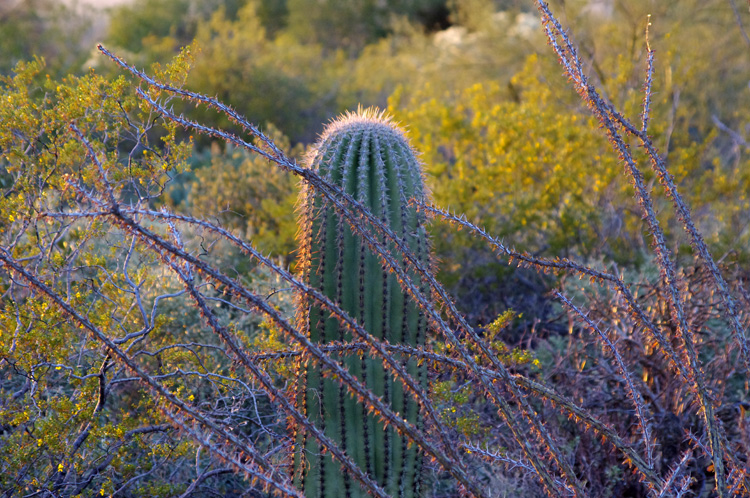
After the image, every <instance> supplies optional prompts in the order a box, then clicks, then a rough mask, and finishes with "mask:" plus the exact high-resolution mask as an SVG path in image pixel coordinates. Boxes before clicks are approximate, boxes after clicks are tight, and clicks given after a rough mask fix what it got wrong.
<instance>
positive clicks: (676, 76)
mask: <svg viewBox="0 0 750 498" xmlns="http://www.w3.org/2000/svg"><path fill="white" fill-rule="evenodd" d="M553 5H554V8H555V10H556V12H558V13H559V15H560V16H561V17H562V19H563V22H564V23H565V25H566V26H568V27H570V30H571V33H573V35H574V38H575V42H576V43H578V45H579V47H580V52H581V54H582V55H583V56H584V58H585V60H584V63H585V64H586V67H587V68H588V69H589V74H590V75H591V77H592V78H593V80H594V82H595V83H596V84H597V85H599V87H600V88H601V90H602V91H603V92H604V93H606V95H607V96H608V98H609V99H611V101H612V102H613V103H614V104H615V105H616V106H617V107H618V108H620V109H624V110H625V111H626V113H627V114H628V116H629V117H631V118H633V119H634V121H636V122H637V121H639V119H638V115H639V113H640V112H641V111H640V110H641V105H642V98H643V93H642V89H643V85H644V81H643V77H644V73H645V68H646V55H647V52H646V42H645V29H646V24H647V16H648V15H649V14H650V15H651V19H652V22H653V25H651V26H650V44H651V47H652V48H653V49H654V50H655V51H656V65H655V67H656V71H655V74H654V84H653V85H654V86H653V88H654V91H653V104H652V114H651V123H652V124H651V126H650V130H651V133H652V136H653V137H654V141H655V143H656V144H657V146H658V147H659V148H660V150H661V151H662V153H663V154H664V155H665V156H666V160H667V164H668V166H669V167H670V169H671V172H672V174H673V175H674V177H675V179H676V181H677V183H678V185H679V186H680V187H681V189H682V192H683V194H684V195H685V196H686V198H687V199H688V200H689V201H690V202H691V206H692V209H693V212H694V216H695V220H696V222H697V223H698V225H699V228H700V229H701V230H702V231H703V234H704V235H705V237H706V238H707V241H708V242H709V244H710V246H711V248H712V250H713V252H714V255H715V256H716V258H717V259H718V260H719V261H720V262H721V263H722V265H724V268H725V269H729V271H730V272H734V273H737V272H740V273H741V272H743V271H744V272H745V273H747V268H748V267H749V266H750V265H749V264H748V263H750V143H748V140H750V86H749V84H750V82H749V78H750V55H749V54H750V38H748V36H747V32H746V29H745V27H750V14H749V13H748V11H747V8H746V7H743V6H736V5H735V4H734V3H732V2H731V1H729V0H680V1H677V0H672V1H657V0H632V1H627V2H624V1H618V0H598V1H596V0H566V1H565V2H562V1H555V2H553ZM733 7H739V10H737V9H735V8H733ZM743 9H744V10H743ZM96 42H102V43H103V44H104V45H105V46H106V47H107V48H109V49H110V50H112V51H113V52H115V53H117V54H118V55H121V56H123V57H124V58H125V59H126V60H128V61H129V62H131V63H134V64H136V65H137V66H138V67H140V68H145V69H149V68H161V67H164V66H165V65H166V64H167V63H168V62H169V61H171V60H172V59H173V58H174V57H175V55H176V54H178V53H179V51H180V48H181V47H183V46H186V45H190V46H191V55H192V57H194V60H193V63H192V68H191V69H190V72H189V76H188V78H187V82H186V86H187V87H188V88H190V89H191V90H194V91H197V92H200V93H204V94H207V95H210V96H217V97H218V98H219V99H220V100H221V101H223V102H225V103H227V104H229V105H231V106H232V107H233V108H234V109H236V110H237V111H238V112H239V113H241V114H243V115H245V116H247V117H248V119H249V120H250V121H251V122H254V123H256V124H258V125H260V127H261V128H262V129H263V130H264V132H267V133H268V134H269V135H270V136H272V137H273V138H274V139H275V140H276V142H277V144H279V145H280V146H281V147H282V148H283V149H284V150H286V151H287V152H288V153H289V154H291V155H293V156H294V157H297V158H299V159H300V160H302V158H303V157H304V154H305V151H306V149H307V148H308V147H309V146H310V145H311V143H312V142H313V141H314V140H315V139H316V137H317V135H318V133H320V131H322V129H323V126H324V124H325V123H326V122H328V121H329V120H330V119H332V118H333V117H335V116H336V115H338V114H340V113H341V112H343V111H346V110H351V109H354V108H356V106H357V105H358V104H362V105H363V106H370V105H376V106H379V107H381V108H387V109H388V110H389V112H390V113H391V114H393V115H394V116H395V118H396V120H397V121H400V122H401V123H402V124H403V125H404V126H405V128H406V130H407V133H408V134H409V136H410V138H411V140H412V142H413V145H414V146H415V148H416V149H417V150H418V151H419V152H420V153H421V158H422V161H423V162H424V165H425V170H426V181H427V184H428V185H429V187H430V188H431V191H432V193H433V197H434V202H435V204H437V205H439V206H441V207H445V208H448V209H450V210H451V211H455V212H459V213H465V214H466V216H467V217H468V218H469V220H470V221H472V222H475V223H477V224H478V225H480V226H483V227H486V228H487V229H488V231H489V232H490V233H492V234H493V235H495V236H497V237H499V238H501V239H503V240H504V242H505V243H506V244H508V245H510V246H514V247H516V248H517V249H519V250H525V251H528V252H530V253H533V254H535V255H544V256H568V257H574V258H577V259H579V260H582V261H584V262H588V263H590V262H598V261H604V262H607V263H614V264H616V265H617V268H619V269H620V270H621V271H622V272H623V273H626V272H630V274H631V275H635V276H636V277H635V278H636V279H638V278H640V276H642V275H647V276H648V275H651V276H653V273H655V271H654V270H653V265H652V264H651V261H650V259H649V257H648V256H647V254H648V244H649V240H650V238H649V235H648V233H647V231H646V228H645V224H644V223H643V222H642V220H641V214H640V211H639V209H638V206H637V205H636V201H635V200H634V199H633V192H632V189H631V188H630V185H629V184H628V183H627V182H624V181H623V177H624V173H623V171H622V170H623V168H622V165H621V164H620V162H619V159H618V158H617V157H616V156H615V155H613V153H612V152H611V150H610V146H609V144H608V143H607V140H606V137H605V136H604V134H603V133H602V132H601V131H600V130H597V124H596V123H595V121H594V120H593V118H592V117H591V116H590V114H589V112H588V110H587V109H585V108H584V107H583V106H582V105H581V103H580V99H579V98H578V96H577V95H576V94H575V93H574V92H573V91H571V90H570V88H569V86H568V84H567V82H566V81H565V78H564V77H563V76H562V75H561V69H560V66H559V65H558V63H557V61H556V60H555V58H554V56H553V55H552V51H551V50H549V49H548V47H547V46H546V44H547V42H546V38H545V36H544V34H543V32H542V30H541V27H540V25H539V19H538V15H537V13H536V11H535V10H533V5H532V3H531V2H528V1H522V0H401V1H399V0H349V1H347V2H341V1H339V0H207V1H201V0H131V1H129V2H125V3H122V4H119V5H117V6H114V7H111V8H108V9H96V8H91V7H90V6H89V5H88V4H76V3H73V4H70V3H67V4H62V3H58V2H56V1H55V0H20V1H18V0H10V1H9V2H8V1H6V2H5V3H2V4H0V75H2V76H3V77H4V78H5V77H10V76H12V75H13V74H14V68H15V67H16V66H17V64H18V63H19V62H22V61H28V60H32V59H33V58H34V57H41V58H43V59H44V61H45V64H46V66H45V68H44V70H43V73H44V74H45V78H48V79H49V80H51V81H59V82H61V84H63V86H64V82H66V81H70V80H72V79H73V78H75V77H77V76H83V75H85V74H88V73H90V72H91V71H94V72H95V73H96V74H98V75H100V76H102V77H103V78H105V79H107V80H110V81H111V80H115V79H116V78H118V77H121V74H122V72H121V71H120V70H119V69H118V68H116V67H115V66H114V65H113V64H112V63H110V62H109V61H107V60H106V59H105V58H104V57H103V56H101V55H99V54H98V52H96V50H95V49H94V47H95V44H96ZM153 71H154V69H151V72H153ZM40 78H41V76H40ZM42 79H44V78H41V79H40V82H39V84H38V87H37V90H38V91H37V92H36V93H33V92H32V95H31V98H37V99H39V101H40V102H41V101H42V100H43V99H44V95H45V92H51V91H52V90H51V89H52V88H54V84H50V83H44V84H43V83H42V81H41V80H42ZM4 81H6V82H7V81H10V80H4ZM174 105H175V106H178V108H177V110H178V111H179V112H184V113H185V114H186V115H188V116H189V117H191V118H194V119H197V120H199V121H200V122H201V123H204V124H206V125H211V126H218V127H223V128H227V129H230V130H232V129H235V130H236V127H235V126H234V124H233V123H231V122H228V121H226V119H225V118H223V117H220V116H219V115H218V114H215V113H211V112H207V111H205V110H203V109H196V108H194V107H191V106H188V105H185V104H183V103H181V102H174ZM177 133H178V134H179V133H183V132H181V131H178V132H177ZM178 138H179V139H184V140H188V137H187V136H179V137H178ZM192 138H193V149H192V153H191V154H190V157H189V159H188V161H187V162H188V167H187V168H186V169H185V170H184V171H181V172H180V173H179V174H175V175H174V177H173V179H172V180H171V181H170V182H169V183H168V184H167V187H166V188H167V193H168V195H167V196H165V198H164V199H163V200H162V201H161V202H163V203H166V204H168V205H169V207H171V208H172V209H174V210H175V211H177V212H182V213H187V214H191V215H194V216H196V217H201V218H206V219H209V220H212V221H217V220H218V221H219V222H220V223H221V224H222V225H223V226H225V227H227V228H229V229H231V230H232V231H234V232H235V233H238V234H240V235H241V236H242V237H244V238H246V239H248V240H251V241H252V242H253V243H254V244H255V245H256V246H257V247H258V248H259V249H260V250H261V251H262V252H264V253H265V254H271V255H272V256H274V257H275V258H276V259H277V260H279V261H282V262H283V263H284V264H286V265H290V266H292V267H293V266H294V259H295V252H294V251H295V247H296V242H295V234H296V230H297V228H296V217H295V214H294V206H295V202H296V197H297V188H298V187H297V183H296V180H295V179H293V178H292V177H291V176H290V175H287V174H285V173H283V172H281V171H279V170H278V169H276V168H274V167H273V166H272V165H270V164H269V163H268V162H267V161H265V160H262V159H260V158H258V157H255V156H250V155H248V154H246V153H245V152H243V151H239V150H235V149H232V148H229V147H227V146H226V145H225V144H224V143H221V142H215V141H212V140H211V139H210V138H207V137H192ZM0 173H2V172H1V171H0ZM646 175H647V181H648V182H650V184H651V185H652V186H653V185H654V184H655V183H656V179H655V178H654V177H653V175H651V173H650V172H649V171H648V170H647V171H646ZM0 182H2V176H1V175H0ZM658 190H659V189H657V188H655V189H654V192H655V198H656V202H657V209H658V214H659V216H660V217H661V219H662V221H664V222H665V226H668V227H676V228H674V232H669V233H668V236H669V237H670V239H669V244H670V247H671V249H672V250H673V253H674V254H675V255H676V257H677V258H678V259H679V260H680V262H681V263H682V264H684V265H687V266H690V265H691V264H692V262H693V254H692V252H691V249H690V246H689V245H688V244H687V243H686V240H685V238H684V235H683V234H682V233H681V231H680V230H678V228H679V223H675V221H676V220H674V219H673V218H674V213H673V212H672V209H671V201H670V200H669V199H668V198H666V197H664V195H663V194H662V193H661V192H659V191H658ZM155 207H158V206H155ZM430 229H431V231H432V232H433V240H434V243H435V246H436V247H435V249H436V252H437V260H438V265H437V266H438V270H439V277H440V278H441V280H442V281H443V282H444V283H445V284H446V285H447V286H448V288H449V289H450V290H452V292H453V295H454V296H456V299H457V301H458V303H457V304H458V307H459V309H460V310H461V311H462V312H464V313H466V314H467V316H468V318H469V319H470V322H471V323H472V325H486V324H488V323H491V322H492V321H493V320H494V319H495V317H497V316H498V315H499V314H500V313H502V312H504V311H506V310H508V309H513V310H515V312H516V313H517V315H516V316H517V317H518V318H516V320H515V322H514V324H513V326H512V327H509V328H508V329H507V330H506V331H505V332H504V333H505V334H506V336H505V337H503V340H504V341H506V342H508V343H509V344H510V346H516V345H518V344H525V343H523V341H524V340H526V339H528V338H529V337H530V333H529V331H530V330H533V331H534V333H535V335H534V337H535V338H544V337H545V333H546V334H548V335H555V334H558V335H559V334H560V333H561V332H567V331H568V323H567V319H566V318H565V317H563V314H562V313H561V310H560V307H559V305H553V304H551V299H550V298H549V297H548V295H547V291H549V289H551V288H552V286H553V285H554V283H555V282H554V277H551V276H550V277H543V276H539V275H538V274H537V273H536V272H533V271H529V270H524V269H516V268H510V267H508V266H507V265H506V264H505V263H504V262H502V261H501V260H499V259H497V258H496V256H495V255H494V254H492V252H491V251H490V250H489V249H487V247H486V245H485V244H484V243H481V242H479V241H476V240H474V239H473V238H472V237H471V236H469V235H468V234H465V233H464V232H457V231H455V230H453V229H449V228H448V227H446V226H443V225H441V224H440V223H437V222H436V223H433V224H432V226H431V227H430ZM668 230H669V229H668ZM225 252H226V254H225V259H224V260H223V261H222V264H223V265H226V266H225V267H226V268H232V269H233V270H235V271H237V272H238V274H243V278H245V279H247V280H250V281H258V282H261V283H264V284H265V283H266V282H267V281H269V280H270V278H271V277H270V276H269V275H266V274H255V273H253V272H257V269H253V268H251V267H250V266H249V265H248V264H247V262H246V257H245V256H243V255H242V254H240V253H239V252H238V251H232V250H231V249H229V248H227V249H226V251H225ZM269 292H275V290H269ZM284 304H285V306H287V307H289V308H292V306H291V304H290V303H289V302H285V303H284ZM602 309H604V307H603V308H602ZM192 311H195V310H192ZM181 313H182V311H181V310H179V309H178V310H174V311H173V313H172V314H173V316H172V319H173V320H177V321H179V322H180V325H184V327H185V328H186V329H188V328H190V327H196V328H199V327H200V326H199V325H195V324H194V323H193V322H195V321H197V319H196V318H195V317H194V316H192V315H183V314H181ZM182 322H184V324H183V323H182ZM269 337H270V339H269V338H261V339H258V340H268V341H272V340H275V339H274V336H273V334H271V335H269ZM535 340H536V339H535ZM528 341H529V343H530V341H531V339H528ZM540 355H541V353H540ZM550 361H552V360H550ZM543 363H544V361H543Z"/></svg>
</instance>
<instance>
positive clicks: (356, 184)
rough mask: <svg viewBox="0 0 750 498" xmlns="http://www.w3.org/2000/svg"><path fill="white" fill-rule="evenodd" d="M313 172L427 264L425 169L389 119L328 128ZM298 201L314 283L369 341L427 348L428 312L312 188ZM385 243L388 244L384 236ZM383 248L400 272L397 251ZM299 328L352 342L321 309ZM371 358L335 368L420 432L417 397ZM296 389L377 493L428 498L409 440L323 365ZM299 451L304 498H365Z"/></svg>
mask: <svg viewBox="0 0 750 498" xmlns="http://www.w3.org/2000/svg"><path fill="white" fill-rule="evenodd" d="M309 165H310V167H311V168H313V169H314V170H316V171H317V173H318V174H319V175H320V176H321V177H322V178H324V179H326V180H327V181H328V182H330V183H332V184H335V185H337V186H338V187H339V188H341V189H342V190H343V191H345V192H346V193H348V194H350V195H351V196H352V197H353V198H354V199H356V200H357V201H358V202H359V203H360V204H362V205H363V206H364V207H366V208H367V209H368V210H369V211H370V212H371V213H372V214H373V215H374V216H376V217H377V218H379V219H380V220H381V221H382V222H383V223H384V224H385V225H387V226H388V227H390V229H391V230H392V231H393V232H394V233H396V234H397V236H399V237H401V238H402V240H403V241H404V242H405V243H406V244H407V245H408V247H409V248H410V250H411V251H412V252H413V253H414V254H415V255H417V257H419V258H420V259H424V260H427V259H428V254H429V248H428V244H429V241H428V240H427V237H426V232H425V230H424V227H423V224H422V222H421V219H420V216H421V215H420V214H419V213H417V211H416V210H415V209H414V208H413V207H412V206H409V205H408V200H409V199H410V198H412V197H414V198H418V199H422V200H424V198H425V195H426V194H425V189H424V183H423V178H422V172H421V166H420V164H419V161H418V160H417V159H416V157H415V154H414V151H413V150H412V149H411V147H410V146H409V144H408V142H407V141H406V139H405V137H404V134H403V132H402V131H401V130H400V129H399V128H398V127H397V126H396V125H395V124H394V123H393V122H392V121H391V120H390V119H389V118H387V117H385V116H384V115H383V113H381V112H377V111H375V110H373V109H366V110H364V111H362V110H360V111H359V112H358V113H356V114H348V115H346V116H343V117H342V118H340V119H338V120H336V121H334V122H333V123H331V124H330V125H329V126H328V128H327V129H326V131H325V132H324V134H323V135H322V137H321V138H320V140H319V142H318V143H317V145H316V146H315V148H314V149H313V150H312V152H311V153H310V155H309ZM300 199H301V202H300V214H301V220H300V242H301V252H300V262H301V267H302V272H303V275H304V277H305V278H306V279H307V281H308V283H309V284H310V285H312V286H314V287H317V288H319V289H320V290H321V291H322V292H323V293H324V294H326V295H327V296H328V297H329V298H331V299H332V300H333V301H335V302H336V303H337V304H338V305H339V306H340V307H341V308H342V309H344V310H345V311H346V312H347V313H349V315H350V316H352V317H353V318H355V319H357V320H358V321H359V323H360V324H362V325H363V326H364V328H365V330H367V331H368V332H369V333H370V334H372V336H374V337H376V338H378V339H381V340H385V341H388V342H390V343H394V344H398V343H401V344H409V345H411V346H420V345H423V344H424V340H425V323H424V319H423V317H422V313H421V312H420V310H419V309H418V308H417V306H416V305H415V304H414V303H413V302H412V301H411V299H409V298H407V297H406V296H405V295H404V293H403V292H402V290H401V288H400V287H399V284H398V282H397V281H396V279H395V277H394V276H393V275H391V274H389V273H390V272H388V271H387V270H386V269H384V268H383V265H382V264H381V260H380V259H379V258H378V256H376V255H375V254H373V253H372V252H371V250H370V249H369V248H368V247H367V246H366V245H365V244H364V243H363V242H362V240H361V239H360V238H359V237H358V236H356V235H354V234H353V233H352V230H351V229H350V226H349V225H348V224H347V222H346V221H345V220H343V219H341V217H340V216H339V215H338V214H337V213H336V212H335V210H334V209H333V207H332V206H330V205H328V204H327V203H326V201H325V200H324V198H323V197H322V196H321V195H319V194H317V193H316V192H314V191H313V189H312V188H310V187H306V188H305V189H304V190H303V191H302V194H301V198H300ZM373 233H377V232H373ZM380 240H381V241H382V242H385V238H383V237H381V239H380ZM386 246H387V247H389V249H390V250H391V254H392V255H393V257H394V258H395V259H396V260H397V261H399V264H403V258H402V257H401V255H399V254H398V253H397V251H395V250H393V244H386ZM428 263H429V261H425V264H426V265H428ZM404 268H405V265H404ZM415 282H416V283H419V280H416V281H415ZM299 319H300V322H301V323H300V326H301V327H304V328H305V329H306V330H307V331H309V335H310V338H311V339H312V340H313V341H314V342H318V343H329V342H331V341H350V340H352V337H351V333H350V332H348V331H345V330H344V329H343V327H340V326H339V323H338V321H337V320H336V319H335V318H332V317H330V316H329V314H328V313H327V312H325V311H324V310H321V308H320V307H318V306H316V305H315V303H309V302H303V303H302V305H301V309H300V314H299ZM369 355H370V353H365V354H364V355H363V356H362V357H361V358H359V357H357V356H352V355H348V356H339V357H338V359H339V360H340V361H342V362H343V363H344V364H345V365H346V367H347V369H348V370H349V371H350V372H351V373H352V374H354V375H355V376H357V377H358V378H359V379H360V380H361V381H362V382H364V383H365V384H366V385H367V386H368V388H370V389H371V390H372V391H373V392H374V393H375V395H377V396H379V397H381V398H382V399H383V400H384V401H385V402H386V404H387V405H389V406H390V407H391V408H392V410H393V411H394V412H398V413H400V414H401V416H403V417H405V418H406V419H407V420H409V421H411V422H412V423H417V424H421V421H420V420H419V415H418V407H417V405H416V403H415V402H414V400H413V398H411V397H408V396H406V394H405V393H404V389H403V386H402V385H401V384H400V383H399V382H394V380H393V377H392V376H391V375H390V374H389V373H388V372H387V371H386V370H385V369H384V367H383V362H382V360H381V359H377V358H372V357H371V356H369ZM401 361H402V362H404V363H405V364H406V369H407V371H408V372H409V373H410V375H412V376H413V377H414V378H415V379H418V380H419V381H420V382H421V383H423V384H424V382H425V378H424V372H423V371H418V370H421V369H418V368H417V364H416V362H415V361H414V360H407V359H401ZM298 382H299V386H298V387H299V391H298V398H297V402H298V403H299V404H300V405H301V408H302V409H304V410H305V412H306V413H307V416H308V417H309V418H310V420H312V421H313V422H315V423H316V424H317V425H318V426H319V427H321V428H322V429H323V430H324V431H325V433H326V435H327V436H329V437H330V438H331V439H333V440H335V441H336V442H337V443H338V444H339V446H340V447H341V448H343V449H344V451H346V453H347V454H348V455H349V456H350V457H351V458H352V459H353V460H354V461H355V462H356V463H357V464H358V465H359V466H360V467H361V468H362V469H363V470H364V471H365V472H367V473H368V474H369V475H370V476H371V477H372V478H374V480H375V481H376V482H377V483H378V484H379V485H380V486H382V487H383V488H384V489H385V490H386V491H387V492H388V493H389V494H390V495H391V496H418V495H420V494H421V493H420V487H421V478H420V475H421V457H420V456H419V454H418V452H417V449H416V446H412V447H409V446H408V445H407V441H406V440H405V438H402V437H401V436H400V435H399V434H398V433H396V432H395V431H394V430H393V429H390V428H389V429H386V428H384V427H383V424H382V423H381V422H380V421H379V420H378V417H377V416H376V415H374V414H368V413H367V411H366V409H365V407H364V406H362V405H360V404H358V403H357V401H356V400H355V399H353V398H352V397H351V396H350V395H349V394H348V393H347V392H346V389H345V388H343V387H341V386H340V385H339V384H338V383H337V382H336V381H335V380H331V379H329V378H324V377H323V376H322V375H321V373H320V370H319V369H318V368H317V367H316V366H314V365H310V364H308V365H307V366H306V367H305V368H304V374H301V375H300V377H299V380H298ZM297 442H298V444H299V447H301V448H304V451H303V452H302V453H301V454H300V455H298V456H297V458H296V462H295V463H296V476H297V477H296V479H297V482H298V484H299V485H300V486H301V487H302V488H303V489H304V492H305V495H306V496H307V497H310V498H312V497H315V498H318V497H322V498H332V497H347V498H348V497H358V496H364V495H365V493H364V491H362V490H361V488H360V486H359V484H358V483H357V482H355V481H353V479H352V478H351V477H349V476H348V475H342V474H343V471H342V470H341V466H340V465H339V464H338V463H337V462H334V461H333V460H332V459H331V458H330V457H329V456H324V455H321V450H320V447H319V445H318V443H317V442H316V441H314V440H312V438H307V437H306V436H305V434H302V433H299V434H298V435H297Z"/></svg>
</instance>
